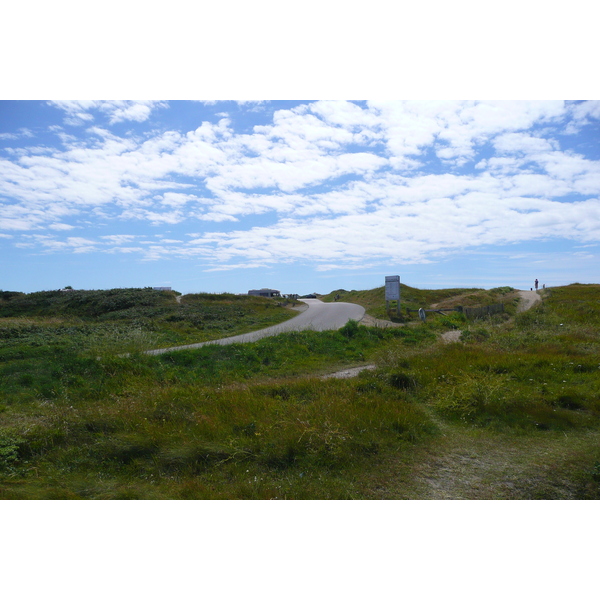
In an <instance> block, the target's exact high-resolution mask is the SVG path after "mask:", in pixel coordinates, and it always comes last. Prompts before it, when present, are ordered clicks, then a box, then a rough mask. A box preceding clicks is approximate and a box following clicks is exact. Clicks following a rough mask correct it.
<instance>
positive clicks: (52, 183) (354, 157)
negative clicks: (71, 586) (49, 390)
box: [0, 100, 600, 293]
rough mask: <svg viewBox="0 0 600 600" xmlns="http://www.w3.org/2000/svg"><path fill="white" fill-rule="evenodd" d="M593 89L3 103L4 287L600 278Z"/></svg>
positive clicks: (0, 215) (521, 283) (324, 287)
mask: <svg viewBox="0 0 600 600" xmlns="http://www.w3.org/2000/svg"><path fill="white" fill-rule="evenodd" d="M599 142H600V102H598V101H580V102H577V101H568V102H564V101H498V102H491V101H483V102H477V101H430V102H428V101H370V100H368V101H340V100H337V101H319V100H317V101H297V102H294V101H251V102H232V101H210V102H196V101H194V102H190V101H148V102H141V101H57V102H51V101H38V100H35V101H33V100H32V101H2V102H0V244H1V245H2V246H1V248H2V256H3V261H2V262H3V272H2V284H1V287H2V289H15V290H21V291H27V292H29V291H35V290H38V289H56V288H59V287H62V286H65V285H72V286H73V287H77V288H108V287H121V286H145V285H150V286H159V285H167V286H172V287H173V288H174V289H177V290H179V291H181V292H184V293H186V292H193V291H214V292H218V291H231V292H245V291H247V290H248V289H249V288H253V287H275V288H278V289H281V290H282V291H283V292H299V293H308V292H311V291H317V292H328V291H330V290H332V289H337V288H340V287H342V288H346V289H368V288H372V287H377V286H379V285H382V284H383V281H384V276H385V275H396V274H397V275H400V277H401V280H402V281H403V282H404V283H407V284H409V285H414V286H417V287H447V286H454V285H457V286H458V285H460V286H464V285H468V286H477V287H493V286H496V285H513V286H515V287H527V288H528V287H530V286H531V285H532V282H533V279H535V278H536V277H537V278H538V279H539V280H540V282H541V283H546V284H547V285H557V284H566V283H571V282H574V281H581V282H597V281H598V266H599V261H598V258H599V256H600V252H599V244H600V144H599Z"/></svg>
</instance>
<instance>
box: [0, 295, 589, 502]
mask: <svg viewBox="0 0 600 600" xmlns="http://www.w3.org/2000/svg"><path fill="white" fill-rule="evenodd" d="M61 293H62V294H63V295H66V293H65V292H61ZM136 293H138V292H136ZM337 293H340V292H339V291H338V292H337ZM353 293H354V294H360V293H359V292H353ZM132 294H133V292H132ZM348 294H349V295H350V294H351V293H350V292H349V293H348ZM363 294H365V295H367V294H371V296H370V297H371V298H372V300H371V301H372V303H373V305H374V306H375V303H376V296H375V294H374V293H372V292H363ZM422 294H423V296H422V297H421V298H417V300H416V301H415V303H422V304H425V301H427V300H428V302H427V304H425V306H427V307H430V306H431V305H432V304H437V303H440V302H444V301H447V302H449V303H450V304H452V303H453V302H455V301H457V300H459V299H460V301H461V302H464V305H467V304H466V301H465V295H472V294H481V296H480V298H482V299H483V301H484V302H487V300H488V299H495V298H497V297H498V295H506V296H508V297H509V298H510V295H511V294H512V290H504V291H502V290H498V291H490V292H483V291H471V290H469V291H465V290H453V291H452V294H453V295H452V294H451V293H450V291H448V290H445V291H435V294H434V291H426V292H422ZM334 296H335V293H334ZM171 298H172V300H173V302H171ZM15 299H16V297H12V298H8V299H6V298H3V300H2V305H1V306H0V315H2V318H0V332H1V334H2V336H3V337H2V349H1V354H0V377H1V381H2V383H1V386H0V498H5V499H9V498H27V499H29V498H39V499H46V498H82V499H83V498H94V499H116V498H132V499H134V498H140V499H141V498H148V499H152V498H157V499H158V498H162V499H164V498H174V499H175V498H198V499H226V498H240V499H253V498H255V499H267V498H278V499H283V498H290V499H291V498H294V499H302V498H323V499H328V498H339V499H351V498H407V499H409V498H508V499H529V498H571V499H599V498H600V444H599V442H600V421H599V417H600V386H599V385H598V383H599V380H600V360H599V359H598V356H600V335H599V333H600V286H597V285H579V284H576V285H571V286H566V287H562V288H554V289H552V290H546V291H545V293H544V297H543V302H541V303H539V304H538V305H536V306H535V307H534V308H532V309H531V310H529V311H527V312H524V313H519V314H517V315H516V316H514V317H511V315H510V314H503V315H494V316H493V317H487V318H486V319H480V320H477V321H467V320H466V319H465V318H464V316H463V315H461V314H459V313H450V314H449V315H447V316H442V315H438V314H436V313H432V314H431V318H429V317H428V319H427V321H426V322H425V323H421V322H420V321H416V322H409V323H407V324H405V326H403V327H396V328H377V327H364V326H362V325H359V324H357V323H355V322H349V323H348V324H347V325H346V326H345V327H343V328H342V329H341V330H339V331H334V332H314V331H305V332H295V333H288V334H281V335H279V336H276V337H271V338H265V339H262V340H260V341H258V342H256V343H253V344H243V345H238V344H233V345H230V346H205V347H202V348H200V349H197V350H183V351H177V352H172V353H168V354H163V355H159V356H148V355H145V354H142V353H141V352H140V351H139V350H140V349H144V348H145V347H146V346H145V344H146V343H147V340H144V342H143V343H141V342H140V341H139V340H138V341H136V342H135V343H134V342H133V341H132V340H131V339H127V340H125V339H123V338H124V337H126V336H127V335H132V333H131V332H132V331H137V330H136V329H135V328H130V329H127V327H126V326H127V323H128V319H129V317H119V318H115V319H110V318H108V317H107V316H106V315H107V314H108V313H106V312H102V311H100V312H98V309H97V304H96V305H94V304H93V303H92V302H89V303H88V305H87V307H86V308H85V310H84V309H83V308H82V305H81V304H79V305H78V307H77V306H76V307H72V308H65V307H64V306H63V307H62V308H60V310H59V309H58V308H57V309H56V312H51V311H52V310H54V309H53V308H51V307H52V302H47V303H46V304H47V306H46V307H45V308H44V310H41V307H40V306H39V305H37V304H30V305H29V308H28V309H27V310H26V309H25V308H20V309H19V310H21V312H18V313H17V312H12V313H10V310H14V307H13V309H9V308H7V307H8V306H9V305H10V304H11V303H13V302H14V301H15ZM47 299H48V298H47ZM341 299H342V300H348V299H347V298H343V297H342V298H341ZM155 300H156V305H153V306H136V305H134V306H129V307H122V308H118V309H115V310H113V311H109V312H113V313H116V312H118V311H138V310H139V311H140V312H141V313H143V312H144V311H145V310H147V309H148V310H150V309H153V310H157V311H158V312H157V313H156V314H155V315H154V316H152V315H148V314H147V313H146V314H145V315H144V316H140V315H138V318H139V319H140V320H142V321H143V322H145V323H146V326H145V328H139V331H140V334H139V335H146V334H150V335H153V336H157V337H158V338H160V336H161V335H163V336H165V337H163V338H162V339H166V337H167V336H168V335H175V334H173V333H172V332H173V329H171V328H172V324H173V323H176V324H177V325H178V327H181V328H182V329H181V330H184V331H185V328H186V327H192V325H191V323H190V321H188V320H187V319H185V318H184V319H182V320H180V321H169V320H168V317H169V316H172V315H178V316H184V315H186V314H187V313H185V312H184V311H185V307H186V305H187V303H185V302H184V301H183V300H185V297H184V299H183V300H182V303H181V305H179V304H177V303H176V300H175V297H174V295H173V296H171V297H168V296H160V295H159V296H156V298H155ZM213 300H214V302H215V306H217V305H219V303H227V302H231V305H232V306H233V307H234V309H235V310H241V308H240V307H241V305H242V301H239V300H236V299H235V297H233V298H230V297H229V296H227V297H224V298H220V297H218V298H209V297H207V296H204V297H203V298H200V297H199V298H197V299H190V304H189V305H187V306H190V307H193V306H195V305H201V304H202V303H206V304H210V302H211V301H213ZM69 301H70V300H69ZM348 301H349V300H348ZM354 301H356V300H354ZM21 302H24V299H21ZM44 302H46V301H44ZM56 302H59V303H60V302H67V301H64V300H62V299H57V300H56ZM236 302H239V304H235V303H236ZM258 302H259V303H262V307H263V308H260V311H263V313H264V314H271V313H270V311H273V314H274V313H276V312H278V310H282V311H285V309H280V308H279V307H277V306H274V307H273V308H266V306H265V300H264V299H258ZM162 303H164V307H165V311H166V312H164V313H163V312H160V311H161V310H163V308H162ZM379 303H380V305H381V299H379ZM508 303H511V304H512V305H513V306H514V303H513V302H512V300H509V301H508ZM231 305H230V306H231ZM94 306H95V307H96V308H94ZM258 306H259V305H257V310H256V312H255V313H254V316H251V315H252V311H251V310H248V311H247V312H246V313H245V315H246V316H245V317H244V318H245V319H246V323H247V322H248V321H249V320H251V319H252V318H257V317H256V314H257V313H259V312H260V311H259V309H258ZM179 308H181V309H182V310H181V312H179ZM246 308H247V307H246ZM173 309H174V310H173ZM69 310H72V311H79V313H77V314H75V312H71V313H69V312H68V311H69ZM227 310H230V309H227ZM44 311H45V312H44ZM87 311H89V312H87ZM93 311H96V314H91V313H92V312H93ZM168 311H171V312H168ZM288 312H289V311H288ZM84 313H85V314H84ZM121 314H123V313H121ZM189 314H190V315H191V314H197V313H192V312H190V313H189ZM103 315H104V316H103ZM244 318H241V319H240V321H243V320H244ZM77 319H79V320H77ZM144 319H146V321H144ZM190 319H191V317H190ZM69 327H70V328H71V330H69V331H67V329H68V328H69ZM78 327H79V328H80V329H79V330H78V329H77V328H78ZM104 327H112V328H113V329H112V330H110V329H103V328H104ZM119 327H122V329H119ZM86 328H87V329H86ZM95 328H98V329H95ZM181 330H176V331H181ZM449 330H455V331H457V332H458V331H460V332H461V333H460V341H458V342H455V343H449V344H448V343H444V342H443V341H442V340H441V339H440V333H443V332H444V331H449ZM92 331H93V332H95V334H94V335H91V336H89V337H88V333H89V332H92ZM165 331H166V332H169V333H164V332H165ZM226 334H227V335H228V334H230V331H227V332H226ZM178 335H182V336H183V337H184V338H185V336H186V335H190V334H187V333H186V334H181V333H179V334H178ZM457 335H459V334H458V333H457ZM185 339H186V341H188V340H189V337H187V338H185ZM192 341H198V340H197V339H194V340H192ZM169 343H171V342H169ZM124 348H127V349H128V350H129V351H131V352H133V353H132V354H131V355H130V356H129V357H123V356H122V355H120V354H121V353H122V350H123V349H124ZM136 349H137V351H136ZM366 364H375V365H376V369H374V370H370V371H363V372H362V373H361V375H360V376H359V377H356V378H353V379H326V380H324V379H322V378H321V377H320V376H321V375H323V374H325V373H328V372H332V371H335V370H336V369H339V368H343V367H347V366H352V365H355V366H357V365H366Z"/></svg>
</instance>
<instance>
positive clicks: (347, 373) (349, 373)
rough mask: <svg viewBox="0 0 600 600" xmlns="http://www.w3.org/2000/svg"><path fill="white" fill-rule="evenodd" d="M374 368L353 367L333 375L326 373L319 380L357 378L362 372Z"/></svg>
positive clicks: (367, 366)
mask: <svg viewBox="0 0 600 600" xmlns="http://www.w3.org/2000/svg"><path fill="white" fill-rule="evenodd" d="M376 368H377V366H376V365H363V366H362V367H353V368H351V369H344V370H343V371H336V372H335V373H328V374H327V375H323V376H322V377H321V379H350V378H351V377H357V376H358V375H359V374H360V373H362V372H363V371H372V370H373V369H376Z"/></svg>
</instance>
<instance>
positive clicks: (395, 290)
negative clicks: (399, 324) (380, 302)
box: [385, 275, 400, 316]
mask: <svg viewBox="0 0 600 600" xmlns="http://www.w3.org/2000/svg"><path fill="white" fill-rule="evenodd" d="M394 300H395V301H396V314H397V315H398V316H400V275H388V276H386V278H385V308H386V310H389V309H390V302H392V301H394Z"/></svg>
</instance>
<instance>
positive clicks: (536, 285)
mask: <svg viewBox="0 0 600 600" xmlns="http://www.w3.org/2000/svg"><path fill="white" fill-rule="evenodd" d="M537 289H538V280H537V279H536V280H535V291H536V292H537Z"/></svg>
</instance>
